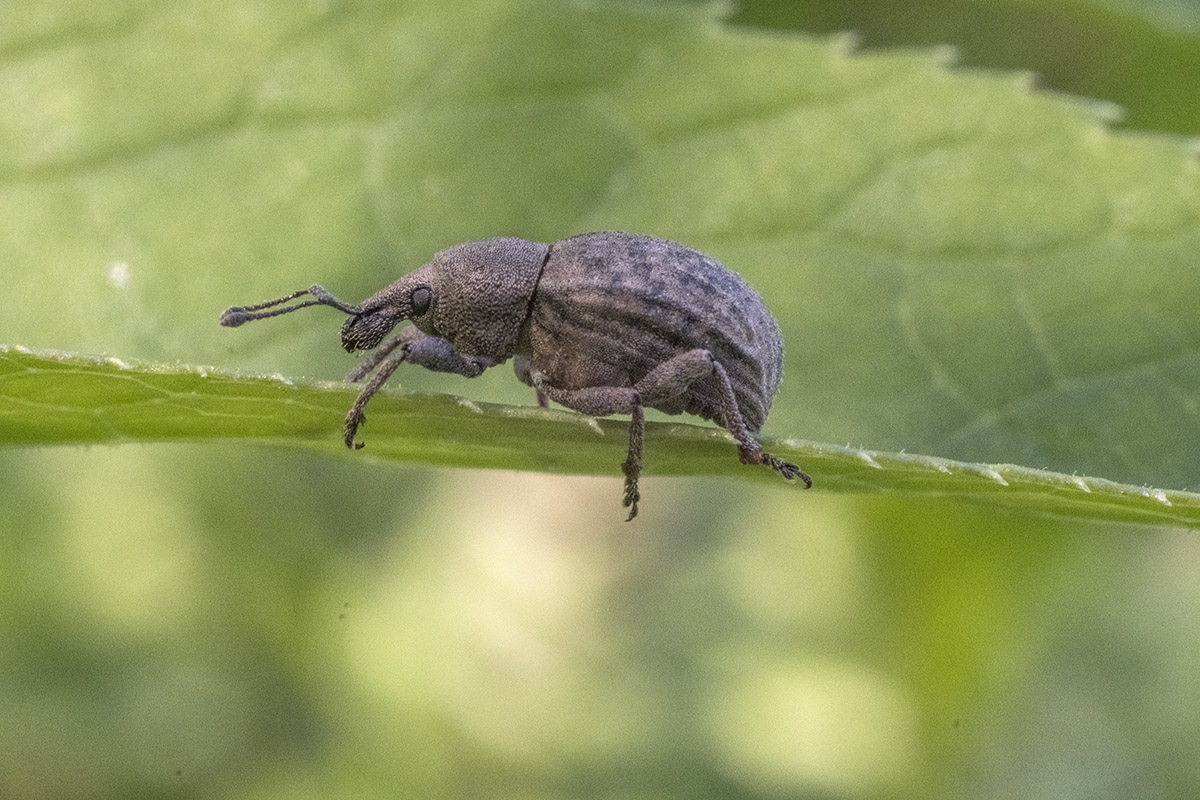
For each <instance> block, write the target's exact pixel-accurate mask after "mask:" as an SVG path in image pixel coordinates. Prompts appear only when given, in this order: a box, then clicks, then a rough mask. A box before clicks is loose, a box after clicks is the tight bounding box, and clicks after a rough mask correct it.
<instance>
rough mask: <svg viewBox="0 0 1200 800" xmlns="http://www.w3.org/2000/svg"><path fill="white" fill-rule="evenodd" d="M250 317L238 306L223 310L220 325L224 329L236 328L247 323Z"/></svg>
mask: <svg viewBox="0 0 1200 800" xmlns="http://www.w3.org/2000/svg"><path fill="white" fill-rule="evenodd" d="M250 319H251V316H250V315H249V314H247V313H246V309H244V308H242V307H240V306H234V307H233V308H227V309H225V313H224V314H222V315H221V324H222V325H224V326H225V327H226V328H236V327H238V326H239V325H242V324H244V323H246V322H248V321H249V320H250Z"/></svg>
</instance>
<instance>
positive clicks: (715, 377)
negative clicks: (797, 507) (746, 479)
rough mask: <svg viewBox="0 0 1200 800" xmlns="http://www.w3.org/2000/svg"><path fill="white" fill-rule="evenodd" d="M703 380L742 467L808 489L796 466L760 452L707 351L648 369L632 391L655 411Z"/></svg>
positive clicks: (721, 372)
mask: <svg viewBox="0 0 1200 800" xmlns="http://www.w3.org/2000/svg"><path fill="white" fill-rule="evenodd" d="M703 380H712V381H713V382H714V383H715V384H716V388H717V402H718V408H719V411H720V417H721V418H720V419H719V420H718V423H719V424H720V425H721V427H723V428H725V429H726V430H727V431H729V432H730V433H731V434H733V438H734V440H735V441H737V443H738V459H739V460H740V461H741V462H742V463H743V464H765V465H766V466H768V467H770V468H771V469H773V470H775V471H776V472H778V473H779V474H780V475H782V476H783V477H784V478H786V479H787V480H789V481H790V480H796V479H799V480H800V481H802V482H803V483H804V488H806V489H807V488H810V487H811V486H812V479H811V478H809V477H808V476H807V475H805V474H804V473H803V472H802V471H801V470H800V468H799V467H798V466H796V465H795V464H792V463H791V462H788V461H784V460H782V459H779V458H776V457H775V456H773V455H771V454H770V453H766V452H764V451H763V449H762V445H760V444H759V443H758V441H757V440H756V439H755V438H754V435H753V434H752V433H751V432H750V429H749V428H747V427H746V423H745V421H744V420H743V419H742V413H741V411H739V410H738V405H737V397H736V395H734V393H733V385H732V384H731V383H730V382H729V374H728V373H726V372H725V368H724V367H723V366H721V363H720V362H719V361H717V360H716V359H714V358H713V356H712V353H711V352H709V351H708V350H704V349H696V350H688V351H687V352H685V353H680V354H679V355H677V356H675V357H674V358H672V359H671V360H669V361H665V362H663V363H662V364H659V365H658V366H657V367H655V368H654V369H652V370H651V371H650V372H649V373H647V375H646V377H644V378H642V380H641V381H639V382H638V384H637V386H636V387H635V388H636V389H637V391H638V394H639V395H641V397H642V399H643V401H644V402H645V404H646V405H648V406H650V407H651V408H657V407H661V406H670V405H674V404H677V403H678V401H679V399H680V398H681V397H683V396H684V395H685V394H687V392H688V391H689V390H690V389H691V388H692V386H693V385H695V384H696V383H698V382H700V381H703Z"/></svg>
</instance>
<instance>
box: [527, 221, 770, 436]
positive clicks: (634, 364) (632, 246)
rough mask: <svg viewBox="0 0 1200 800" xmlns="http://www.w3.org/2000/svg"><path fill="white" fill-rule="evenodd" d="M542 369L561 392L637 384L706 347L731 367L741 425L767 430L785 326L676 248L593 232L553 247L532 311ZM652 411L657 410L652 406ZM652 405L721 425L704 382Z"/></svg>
mask: <svg viewBox="0 0 1200 800" xmlns="http://www.w3.org/2000/svg"><path fill="white" fill-rule="evenodd" d="M529 338H530V347H529V349H528V350H527V351H526V352H525V353H523V355H527V356H528V357H529V358H530V362H531V366H532V368H533V369H534V370H540V371H541V372H542V373H544V374H545V375H546V376H547V377H548V378H549V379H550V380H551V382H553V383H554V384H555V385H556V386H560V387H562V388H566V389H581V388H584V387H588V386H635V385H637V383H638V382H639V381H641V380H642V379H643V378H645V377H646V375H647V374H648V373H649V372H650V371H651V370H652V369H654V368H655V367H657V366H658V365H660V364H663V363H666V362H667V361H669V360H670V359H672V358H675V357H676V356H678V355H680V354H682V353H685V352H687V351H689V350H695V349H698V348H699V349H704V350H707V351H709V352H710V353H712V355H713V358H714V359H715V360H716V361H717V362H719V363H720V364H722V365H723V366H724V367H725V370H726V372H728V374H729V381H730V383H731V384H732V386H733V391H734V394H735V396H736V397H737V405H738V410H739V411H740V412H741V415H742V420H743V421H744V422H745V423H746V427H747V428H749V429H750V430H751V431H758V430H760V429H761V428H762V425H763V422H764V420H765V419H766V417H767V411H768V410H769V409H770V407H771V401H772V400H773V399H774V398H775V392H776V390H777V389H778V388H779V380H780V378H781V376H782V372H783V340H782V337H781V336H780V334H779V325H778V324H776V322H775V318H774V317H773V316H771V312H770V311H768V310H767V307H766V304H764V303H763V301H762V298H761V297H759V295H758V293H757V292H755V291H754V290H753V289H752V288H750V286H749V285H748V284H747V283H746V282H745V281H744V280H742V278H741V277H740V276H739V275H737V273H735V272H733V271H732V270H730V269H728V268H727V267H725V266H724V265H722V264H720V263H719V262H717V261H715V260H713V259H711V258H709V257H708V256H706V255H704V254H703V253H700V252H697V251H696V250H693V249H691V248H690V247H685V246H684V245H681V244H678V243H676V242H671V241H667V240H664V239H657V238H654V237H651V236H634V235H631V234H626V233H591V234H583V235H580V236H573V237H571V238H570V239H565V240H563V241H561V242H559V243H557V244H555V245H554V246H553V247H552V248H551V249H550V256H549V258H548V259H547V260H546V266H545V267H544V268H543V270H542V279H541V281H540V282H539V284H538V287H537V292H536V294H535V295H534V298H533V304H532V306H531V313H530V315H529ZM647 405H650V404H647ZM650 407H652V408H656V409H658V410H659V411H664V412H666V413H668V414H679V413H684V412H686V413H688V414H694V415H696V416H698V417H701V418H703V419H707V420H713V421H716V422H718V423H719V422H720V421H721V417H720V409H719V404H718V401H717V391H716V387H715V386H713V385H712V384H711V383H710V382H705V381H700V382H697V383H696V384H694V385H693V386H692V387H690V388H689V390H688V391H687V392H685V393H683V394H682V395H680V396H679V397H678V398H675V399H673V400H672V401H671V402H666V403H661V404H654V405H651V406H650Z"/></svg>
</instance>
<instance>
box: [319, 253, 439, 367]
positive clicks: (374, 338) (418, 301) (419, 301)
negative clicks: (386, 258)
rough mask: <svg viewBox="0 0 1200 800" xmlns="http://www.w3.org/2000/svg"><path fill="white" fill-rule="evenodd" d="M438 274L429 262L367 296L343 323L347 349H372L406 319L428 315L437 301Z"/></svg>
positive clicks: (344, 343)
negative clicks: (435, 286)
mask: <svg viewBox="0 0 1200 800" xmlns="http://www.w3.org/2000/svg"><path fill="white" fill-rule="evenodd" d="M436 278H437V276H436V275H434V274H433V270H431V269H430V268H429V265H426V266H424V267H421V268H420V269H418V270H414V271H413V272H410V273H409V274H407V275H405V276H404V277H403V278H401V279H400V280H398V281H396V282H395V283H393V284H392V285H391V286H389V287H387V288H386V289H384V290H383V291H382V292H379V293H378V294H376V295H374V296H373V297H371V298H369V299H367V300H366V301H365V302H364V303H363V304H362V305H361V306H360V308H361V309H362V310H361V311H359V313H357V314H353V315H351V317H350V318H349V319H347V320H346V321H345V323H343V324H342V347H344V348H346V352H347V353H353V352H354V351H355V350H370V349H372V348H374V347H377V346H378V345H379V343H380V342H382V341H383V337H385V336H387V335H388V333H390V332H391V330H392V329H393V328H395V327H396V326H397V325H399V324H400V323H401V322H403V321H404V320H406V319H412V320H420V319H422V318H424V317H427V316H428V315H429V312H430V311H431V309H432V308H433V305H434V296H435V295H434V283H435V281H436Z"/></svg>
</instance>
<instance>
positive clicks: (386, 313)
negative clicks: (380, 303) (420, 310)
mask: <svg viewBox="0 0 1200 800" xmlns="http://www.w3.org/2000/svg"><path fill="white" fill-rule="evenodd" d="M402 319H404V317H403V315H401V314H398V313H396V312H395V311H394V310H392V309H388V308H376V309H372V310H370V311H364V312H363V313H361V314H355V315H354V316H352V317H350V318H349V319H347V320H346V322H345V323H344V324H343V325H342V347H344V348H346V352H347V353H353V352H354V351H355V350H371V349H373V348H374V347H376V346H377V345H378V344H379V343H380V342H382V341H383V337H385V336H387V335H388V332H389V331H390V330H391V329H392V328H394V327H396V325H397V324H398V323H399V322H400V321H401V320H402Z"/></svg>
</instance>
